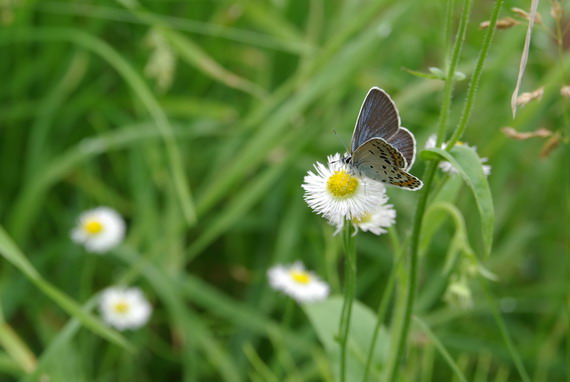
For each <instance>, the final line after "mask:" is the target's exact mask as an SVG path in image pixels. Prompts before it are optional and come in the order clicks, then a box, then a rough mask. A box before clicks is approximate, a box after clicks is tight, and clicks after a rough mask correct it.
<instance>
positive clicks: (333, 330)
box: [302, 296, 389, 381]
mask: <svg viewBox="0 0 570 382" xmlns="http://www.w3.org/2000/svg"><path fill="white" fill-rule="evenodd" d="M342 303H343V300H342V297H341V296H333V297H331V298H329V299H327V300H326V301H323V302H320V303H313V304H304V305H303V306H302V307H303V309H304V311H305V313H306V314H307V316H308V317H309V319H310V321H311V324H312V325H313V328H314V329H315V331H316V333H317V336H318V337H319V340H320V341H321V343H322V344H323V345H324V347H325V349H326V351H327V354H328V356H329V360H330V364H331V365H334V367H333V374H334V375H335V377H336V379H337V380H339V379H340V378H339V371H340V370H339V367H337V365H339V364H340V345H339V343H338V342H337V337H338V327H339V319H340V316H341V311H342ZM375 324H376V315H375V314H374V312H372V310H370V309H369V308H368V307H366V306H365V305H363V304H362V303H360V302H358V301H355V302H354V304H353V306H352V317H351V321H350V333H349V338H348V345H347V346H348V352H347V353H348V358H347V379H346V380H347V381H362V378H363V375H364V367H365V365H366V356H367V355H368V349H369V348H370V340H371V339H372V333H373V331H374V326H375ZM388 341H389V337H388V333H387V332H386V330H385V329H384V328H382V329H381V330H380V333H379V335H378V340H377V342H376V348H375V351H374V355H373V358H372V361H373V362H372V368H371V376H372V378H371V379H370V380H378V378H379V366H380V367H383V365H384V364H385V363H386V360H387V358H388V349H389V343H388Z"/></svg>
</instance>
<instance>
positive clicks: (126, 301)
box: [99, 287, 152, 330]
mask: <svg viewBox="0 0 570 382" xmlns="http://www.w3.org/2000/svg"><path fill="white" fill-rule="evenodd" d="M99 310H100V311H101V316H102V317H103V321H105V323H106V324H107V325H109V326H112V327H114V328H116V329H118V330H126V329H138V328H140V327H141V326H143V325H144V324H146V323H147V321H148V319H149V318H150V314H151V312H152V307H151V306H150V303H149V302H148V301H147V299H146V298H145V297H144V294H143V293H142V292H141V290H140V289H138V288H125V287H111V288H107V289H105V290H104V291H103V292H102V294H101V298H100V300H99Z"/></svg>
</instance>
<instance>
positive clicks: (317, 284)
mask: <svg viewBox="0 0 570 382" xmlns="http://www.w3.org/2000/svg"><path fill="white" fill-rule="evenodd" d="M267 276H268V277H269V284H270V285H271V287H272V288H273V289H275V290H279V291H281V292H283V293H285V294H286V295H288V296H290V297H292V298H293V299H295V300H296V301H297V302H300V303H303V302H316V301H322V300H324V299H326V298H327V296H328V295H329V286H328V285H327V283H325V282H324V281H321V279H319V278H318V277H317V276H316V275H315V274H314V273H313V272H309V271H307V270H305V267H304V266H303V263H301V262H300V261H297V262H295V263H293V264H291V265H276V266H274V267H272V268H270V269H269V270H268V271H267Z"/></svg>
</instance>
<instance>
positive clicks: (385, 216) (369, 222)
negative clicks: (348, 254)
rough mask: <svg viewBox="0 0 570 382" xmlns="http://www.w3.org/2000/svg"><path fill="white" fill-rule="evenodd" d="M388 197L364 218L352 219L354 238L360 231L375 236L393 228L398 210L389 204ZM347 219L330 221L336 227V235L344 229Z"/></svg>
mask: <svg viewBox="0 0 570 382" xmlns="http://www.w3.org/2000/svg"><path fill="white" fill-rule="evenodd" d="M387 202H388V196H387V195H385V196H384V200H383V201H382V203H380V204H378V206H377V207H376V208H375V209H374V210H373V211H372V212H370V213H368V214H366V215H364V216H363V217H361V218H359V219H357V218H352V219H351V220H350V223H352V226H353V227H354V233H353V234H352V236H356V234H357V233H358V230H359V229H360V230H362V231H364V232H372V233H373V234H374V235H381V234H383V233H386V232H388V231H387V230H386V228H388V227H391V226H392V225H394V223H395V222H396V210H395V209H394V206H393V205H391V204H387ZM345 222H346V219H336V220H330V221H329V223H330V224H331V225H334V226H335V227H336V230H335V232H334V235H338V234H339V233H340V232H341V231H342V229H343V228H344V223H345Z"/></svg>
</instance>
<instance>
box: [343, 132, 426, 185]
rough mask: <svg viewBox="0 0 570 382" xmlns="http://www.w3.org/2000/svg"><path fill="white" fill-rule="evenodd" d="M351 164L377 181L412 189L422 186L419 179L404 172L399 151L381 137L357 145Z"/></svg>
mask: <svg viewBox="0 0 570 382" xmlns="http://www.w3.org/2000/svg"><path fill="white" fill-rule="evenodd" d="M351 164H352V166H354V167H355V168H356V170H357V171H358V172H359V173H360V174H363V175H365V176H367V177H368V178H371V179H373V180H375V181H377V182H382V183H387V184H390V185H392V186H396V187H401V188H405V189H408V190H414V191H415V190H419V189H420V188H422V186H423V184H422V182H421V180H419V179H418V178H416V177H415V176H413V175H412V174H410V173H408V172H406V170H405V169H406V168H407V162H406V160H405V159H404V156H403V155H402V154H401V153H400V151H398V150H397V149H396V148H394V147H393V146H392V145H390V144H389V143H388V142H386V141H385V140H384V139H381V138H372V139H369V140H368V141H366V142H364V143H363V144H362V145H361V146H360V147H358V149H356V151H354V152H353V153H352V158H351Z"/></svg>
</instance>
